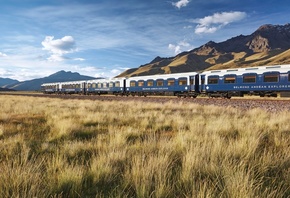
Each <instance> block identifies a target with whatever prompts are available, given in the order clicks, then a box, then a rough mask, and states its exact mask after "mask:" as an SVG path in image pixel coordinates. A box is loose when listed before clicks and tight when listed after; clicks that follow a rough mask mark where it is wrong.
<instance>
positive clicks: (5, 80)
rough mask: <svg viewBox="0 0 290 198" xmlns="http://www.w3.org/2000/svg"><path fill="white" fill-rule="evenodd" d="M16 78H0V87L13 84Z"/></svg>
mask: <svg viewBox="0 0 290 198" xmlns="http://www.w3.org/2000/svg"><path fill="white" fill-rule="evenodd" d="M18 82H19V81H18V80H13V79H10V78H0V87H3V86H6V85H9V84H14V83H18Z"/></svg>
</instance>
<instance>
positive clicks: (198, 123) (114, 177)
mask: <svg viewBox="0 0 290 198" xmlns="http://www.w3.org/2000/svg"><path fill="white" fill-rule="evenodd" d="M0 109H1V111H0V197H290V112H282V113H279V114H270V113H267V112H265V111H263V110H259V109H253V110H250V111H244V112H242V111H240V110H238V109H233V108H221V107H214V106H199V105H195V104H186V105H185V104H183V103H182V102H180V103H172V102H168V103H165V104H157V103H144V102H143V103H142V102H112V101H111V102H105V101H88V100H61V99H49V98H37V97H24V96H3V95H1V96H0Z"/></svg>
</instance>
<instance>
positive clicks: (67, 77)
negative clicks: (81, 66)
mask: <svg viewBox="0 0 290 198" xmlns="http://www.w3.org/2000/svg"><path fill="white" fill-rule="evenodd" d="M91 79H95V78H94V77H90V76H83V75H80V74H79V73H77V72H70V71H68V72H66V71H63V70H62V71H59V72H56V73H54V74H52V75H50V76H48V77H44V78H38V79H34V80H28V81H23V82H17V83H14V84H10V85H8V86H5V88H9V89H14V90H18V91H35V90H40V89H41V84H43V83H50V82H65V81H77V80H91Z"/></svg>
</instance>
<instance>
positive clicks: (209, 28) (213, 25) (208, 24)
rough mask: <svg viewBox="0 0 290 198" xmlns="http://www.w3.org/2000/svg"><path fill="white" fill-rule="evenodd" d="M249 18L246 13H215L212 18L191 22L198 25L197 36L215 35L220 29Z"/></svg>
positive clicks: (196, 28)
mask: <svg viewBox="0 0 290 198" xmlns="http://www.w3.org/2000/svg"><path fill="white" fill-rule="evenodd" d="M246 16H247V14H246V13H245V12H239V11H236V12H221V13H214V14H213V15H211V16H206V17H204V18H197V19H193V20H191V22H193V23H197V24H198V25H197V26H196V27H195V33H196V34H202V33H214V32H216V31H217V30H219V29H220V28H222V27H224V26H226V25H228V24H230V23H233V22H236V21H240V20H242V19H244V18H245V17H246Z"/></svg>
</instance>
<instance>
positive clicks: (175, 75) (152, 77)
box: [129, 72, 198, 80]
mask: <svg viewBox="0 0 290 198" xmlns="http://www.w3.org/2000/svg"><path fill="white" fill-rule="evenodd" d="M196 74H198V73H197V72H184V73H173V74H156V75H148V76H134V77H129V79H130V80H149V79H150V80H156V79H169V78H175V79H178V78H182V77H189V76H195V75H196Z"/></svg>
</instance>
